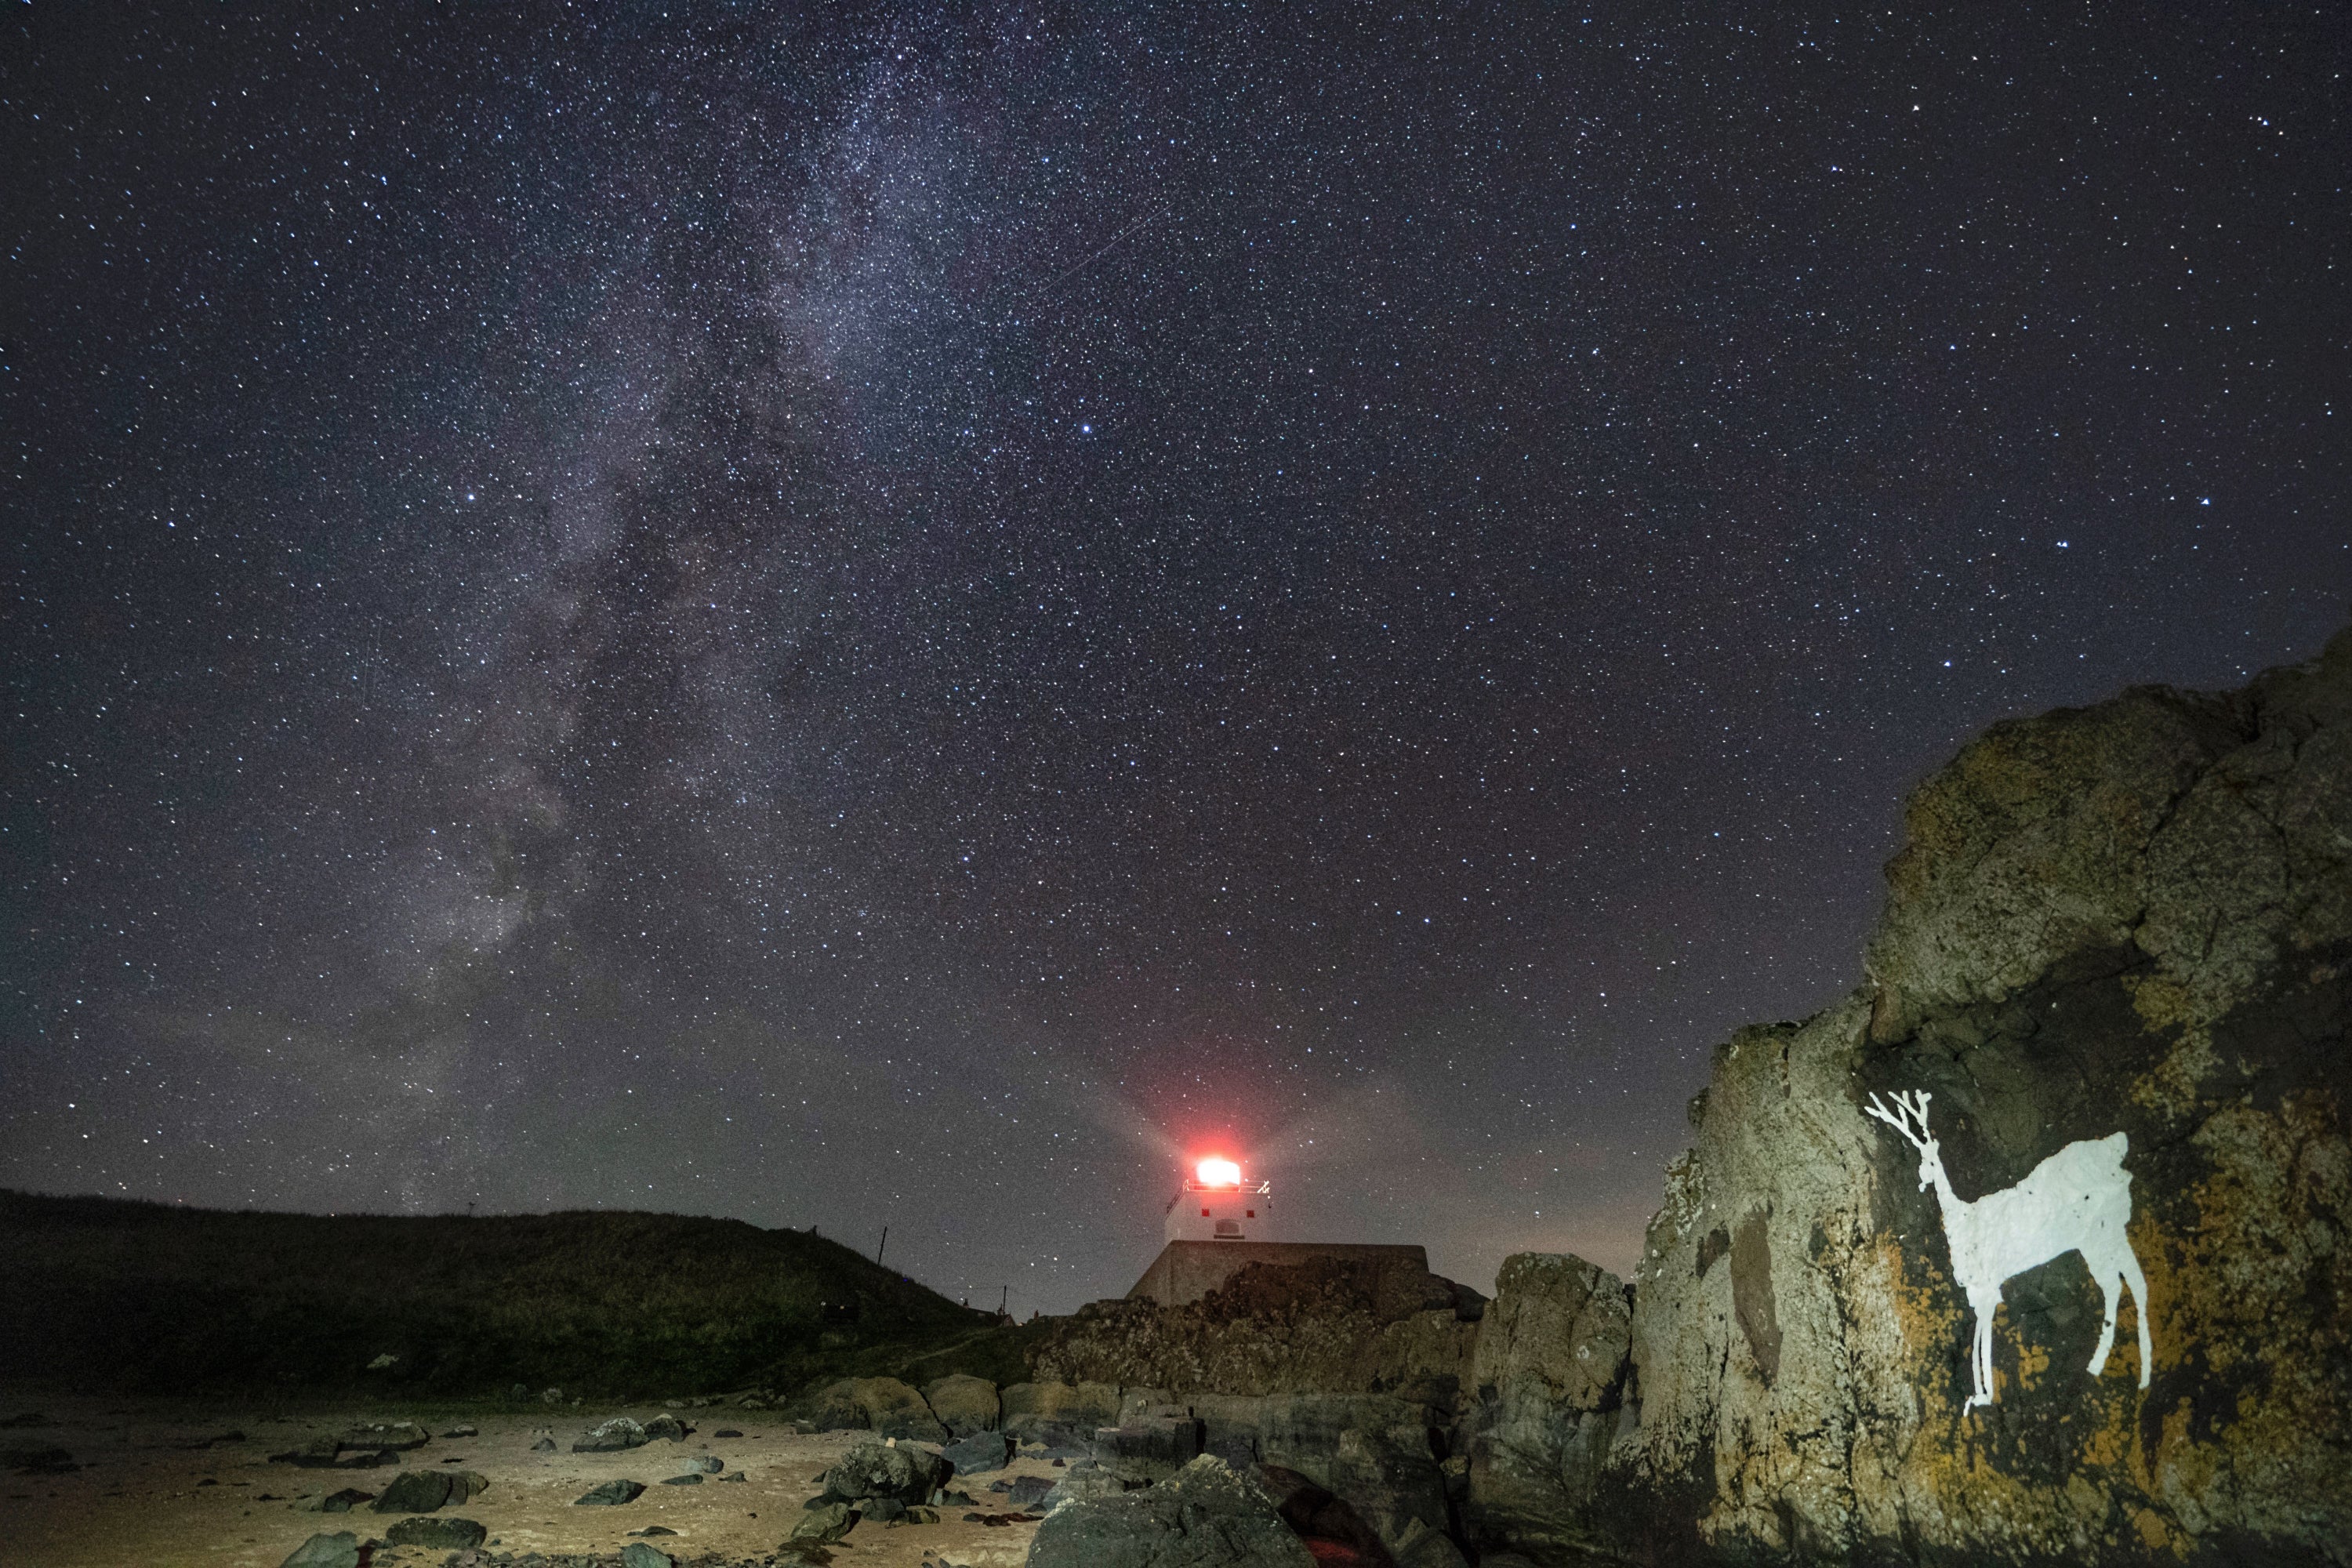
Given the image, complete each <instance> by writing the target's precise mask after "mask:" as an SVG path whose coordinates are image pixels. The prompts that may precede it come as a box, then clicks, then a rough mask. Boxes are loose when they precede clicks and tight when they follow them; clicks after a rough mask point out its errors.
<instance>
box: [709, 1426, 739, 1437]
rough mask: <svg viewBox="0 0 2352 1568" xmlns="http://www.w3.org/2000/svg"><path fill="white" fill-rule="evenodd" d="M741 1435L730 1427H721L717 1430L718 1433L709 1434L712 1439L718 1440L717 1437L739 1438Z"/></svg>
mask: <svg viewBox="0 0 2352 1568" xmlns="http://www.w3.org/2000/svg"><path fill="white" fill-rule="evenodd" d="M742 1435H743V1434H742V1433H740V1432H738V1431H737V1430H735V1428H734V1427H732V1426H721V1427H720V1428H719V1430H718V1431H716V1432H713V1433H712V1434H711V1436H712V1437H714V1438H719V1437H740V1436H742Z"/></svg>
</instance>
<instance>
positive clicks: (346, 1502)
mask: <svg viewBox="0 0 2352 1568" xmlns="http://www.w3.org/2000/svg"><path fill="white" fill-rule="evenodd" d="M374 1496H375V1493H373V1492H363V1491H362V1490H360V1489H358V1488H357V1487H345V1488H344V1489H342V1490H341V1491H338V1492H329V1493H327V1494H326V1495H325V1496H324V1497H316V1498H311V1499H310V1500H307V1501H303V1502H298V1503H296V1504H295V1505H294V1506H295V1508H296V1509H297V1510H299V1511H301V1512H303V1513H349V1512H351V1511H352V1510H353V1509H355V1508H357V1507H359V1505H360V1504H362V1503H363V1502H367V1501H369V1500H372V1499H373V1498H374Z"/></svg>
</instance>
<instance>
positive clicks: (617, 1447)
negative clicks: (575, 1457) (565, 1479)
mask: <svg viewBox="0 0 2352 1568" xmlns="http://www.w3.org/2000/svg"><path fill="white" fill-rule="evenodd" d="M647 1441H648V1439H647V1438H646V1429H645V1428H644V1427H643V1426H639V1425H638V1424H637V1423H636V1422H635V1421H632V1420H630V1419H629V1418H628V1417H627V1416H625V1415H615V1416H614V1417H613V1418H612V1419H611V1420H610V1421H606V1422H604V1423H603V1424H601V1425H599V1426H595V1427H593V1428H592V1429H591V1430H590V1431H589V1432H588V1433H587V1434H586V1435H585V1436H583V1437H581V1438H580V1440H579V1441H577V1442H575V1443H573V1444H572V1452H573V1453H575V1454H616V1453H619V1452H621V1451H623V1450H624V1449H627V1448H642V1447H645V1446H646V1442H647Z"/></svg>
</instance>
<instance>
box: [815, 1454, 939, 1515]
mask: <svg viewBox="0 0 2352 1568" xmlns="http://www.w3.org/2000/svg"><path fill="white" fill-rule="evenodd" d="M953 1473H954V1472H952V1471H951V1470H950V1469H949V1468H948V1462H947V1461H946V1460H945V1459H942V1458H940V1457H939V1456H938V1455H937V1454H934V1453H931V1452H930V1451H929V1450H928V1449H925V1448H917V1447H909V1446H908V1445H904V1444H901V1445H900V1446H898V1447H885V1446H884V1445H882V1444H880V1443H860V1444H858V1445H857V1446H856V1447H854V1448H852V1449H850V1450H849V1452H848V1453H846V1454H844V1455H843V1456H842V1457H841V1458H840V1459H839V1460H837V1461H836V1462H835V1464H834V1466H833V1468H831V1469H829V1470H827V1471H825V1473H824V1490H825V1495H827V1496H829V1497H836V1498H843V1499H847V1500H853V1501H854V1500H859V1499H865V1498H895V1499H897V1500H898V1501H900V1502H904V1503H919V1502H921V1501H923V1500H926V1499H927V1498H929V1496H930V1495H931V1493H932V1492H933V1491H935V1490H936V1489H939V1488H940V1486H941V1485H943V1484H945V1482H946V1481H947V1479H948V1478H949V1477H950V1475H952V1474H953Z"/></svg>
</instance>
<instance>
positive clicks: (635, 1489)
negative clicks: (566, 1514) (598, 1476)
mask: <svg viewBox="0 0 2352 1568" xmlns="http://www.w3.org/2000/svg"><path fill="white" fill-rule="evenodd" d="M645 1489H646V1486H645V1483H644V1482H643V1481H606V1482H604V1484H603V1485H601V1486H594V1487H591V1488H589V1489H588V1490H587V1492H586V1493H585V1494H583V1496H580V1497H576V1498H574V1499H572V1506H573V1507H575V1508H619V1507H620V1506H621V1505H622V1504H624V1503H632V1502H635V1501H636V1500H637V1499H638V1498H640V1497H642V1496H644V1495H645Z"/></svg>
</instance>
